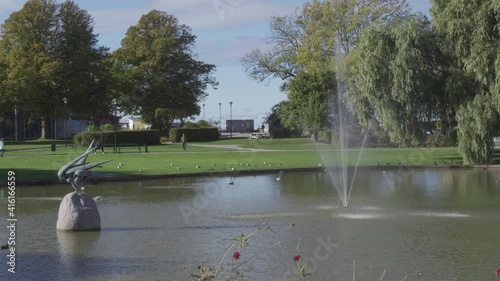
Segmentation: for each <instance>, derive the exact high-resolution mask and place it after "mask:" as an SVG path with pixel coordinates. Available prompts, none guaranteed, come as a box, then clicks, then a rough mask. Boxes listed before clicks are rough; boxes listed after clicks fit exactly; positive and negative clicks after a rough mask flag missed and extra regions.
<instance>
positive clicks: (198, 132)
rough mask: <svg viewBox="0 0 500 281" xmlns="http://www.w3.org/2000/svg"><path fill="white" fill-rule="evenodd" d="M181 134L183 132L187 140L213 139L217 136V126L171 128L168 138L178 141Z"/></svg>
mask: <svg viewBox="0 0 500 281" xmlns="http://www.w3.org/2000/svg"><path fill="white" fill-rule="evenodd" d="M182 134H185V136H186V138H187V141H188V142H190V141H214V140H217V139H218V138H219V131H218V130H217V128H213V127H212V128H172V129H170V136H169V139H170V140H171V141H172V142H180V140H181V137H182Z"/></svg>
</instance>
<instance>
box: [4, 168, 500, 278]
mask: <svg viewBox="0 0 500 281" xmlns="http://www.w3.org/2000/svg"><path fill="white" fill-rule="evenodd" d="M276 176H277V175H262V176H242V177H236V178H234V185H230V184H229V182H230V180H231V179H230V178H228V177H213V178H212V177H206V178H183V179H164V180H152V181H141V182H124V183H106V184H98V185H89V186H87V187H86V192H87V193H88V194H89V195H91V196H102V200H100V201H97V204H98V206H99V211H100V213H101V221H102V231H101V232H78V233H67V232H57V231H56V228H55V225H56V221H57V212H58V208H59V203H60V200H61V199H62V197H63V196H64V195H65V194H66V193H68V192H70V191H71V188H70V187H68V186H64V185H58V186H39V187H27V188H21V187H19V188H18V190H17V191H18V203H17V217H18V219H19V221H18V228H17V236H16V239H17V246H18V247H17V252H16V255H17V268H16V272H17V273H16V274H15V275H13V274H10V273H8V272H7V265H6V261H7V257H6V256H5V254H6V253H7V252H5V251H4V252H2V253H5V254H2V255H1V257H0V263H1V264H2V266H0V280H155V281H156V280H191V279H190V277H189V274H187V273H186V272H185V270H184V268H188V269H190V270H191V271H193V272H195V271H196V270H195V269H196V266H197V265H201V264H206V265H216V264H218V262H219V261H220V259H221V257H222V256H223V255H224V253H225V252H226V250H227V249H228V247H229V246H230V245H231V243H232V238H233V237H237V236H239V235H240V234H241V233H250V232H252V231H253V230H255V229H256V228H257V227H259V226H261V225H262V224H263V223H265V224H266V226H269V227H270V228H271V230H272V231H265V232H263V233H262V235H257V236H254V237H252V239H251V240H250V244H249V245H248V246H247V247H246V248H245V249H243V250H242V251H241V259H240V261H239V262H245V261H247V260H248V258H249V257H252V256H254V258H252V259H250V260H249V261H247V262H246V263H245V264H244V265H243V266H241V267H240V268H239V269H241V270H243V271H244V272H245V273H244V274H245V278H246V279H249V280H251V279H250V278H255V279H256V280H298V279H297V278H296V277H294V270H293V268H294V267H293V261H292V258H293V256H294V255H296V254H300V255H301V261H302V262H306V261H307V262H308V264H309V265H311V266H312V267H313V268H311V273H312V276H311V280H352V275H353V261H355V271H356V273H355V275H356V280H378V279H379V278H380V276H381V275H382V272H383V271H384V270H386V273H385V276H384V279H383V280H402V279H403V278H404V277H405V276H408V277H407V279H406V280H469V281H470V280H494V278H495V277H494V271H495V269H496V268H497V266H498V263H499V259H498V250H499V249H500V235H498V233H500V220H499V219H498V214H499V213H500V184H499V183H498V181H499V180H500V174H499V173H498V171H496V170H486V171H485V170H481V169H435V170H433V169H399V170H398V169H394V170H386V171H383V170H380V169H363V170H359V171H358V175H357V178H356V180H355V183H354V189H353V193H352V197H351V202H350V205H349V207H348V208H342V207H341V203H340V201H339V198H338V196H337V195H336V192H335V188H333V187H332V184H331V182H330V180H329V177H328V176H327V175H326V174H324V173H318V172H308V173H286V172H285V173H284V174H283V176H282V180H281V181H276V180H275V177H276ZM1 195H2V196H3V198H0V206H4V207H2V208H1V209H0V219H1V220H3V221H4V222H5V224H7V223H6V217H7V207H6V206H7V200H6V198H5V192H3V193H2V194H1ZM7 236H8V232H7V229H6V228H5V227H4V228H0V240H2V241H4V240H5V239H6V238H7ZM299 241H300V243H299ZM277 242H280V243H279V244H276V243H277ZM2 244H3V243H2ZM297 246H300V247H299V248H298V249H297ZM231 253H232V251H231ZM231 253H230V254H231ZM228 261H230V260H228ZM224 267H225V268H226V269H227V268H230V267H231V265H227V264H225V266H224ZM225 272H226V274H227V271H225Z"/></svg>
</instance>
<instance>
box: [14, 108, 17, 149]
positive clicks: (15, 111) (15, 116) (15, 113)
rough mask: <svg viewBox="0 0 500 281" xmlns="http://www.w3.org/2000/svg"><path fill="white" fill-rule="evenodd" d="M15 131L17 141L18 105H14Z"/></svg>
mask: <svg viewBox="0 0 500 281" xmlns="http://www.w3.org/2000/svg"><path fill="white" fill-rule="evenodd" d="M14 131H15V133H16V141H17V105H14Z"/></svg>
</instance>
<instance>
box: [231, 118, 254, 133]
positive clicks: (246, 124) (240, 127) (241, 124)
mask: <svg viewBox="0 0 500 281" xmlns="http://www.w3.org/2000/svg"><path fill="white" fill-rule="evenodd" d="M231 129H232V130H231ZM254 131H255V127H254V120H253V119H244V120H226V132H235V133H250V132H254Z"/></svg>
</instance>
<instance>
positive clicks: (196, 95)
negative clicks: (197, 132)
mask: <svg viewBox="0 0 500 281" xmlns="http://www.w3.org/2000/svg"><path fill="white" fill-rule="evenodd" d="M195 41H196V36H195V35H193V34H192V33H191V29H190V28H189V27H188V26H186V25H183V24H180V23H179V22H178V20H177V18H176V17H175V16H173V15H169V14H167V13H165V12H163V11H158V10H152V11H150V12H149V13H147V14H145V15H143V16H142V17H141V19H140V20H139V22H138V23H137V24H136V25H134V26H131V27H130V28H129V29H128V31H127V34H126V36H125V38H124V39H123V40H122V42H121V47H120V48H119V49H117V50H116V51H115V52H114V53H113V58H114V60H115V63H114V68H115V74H116V78H117V79H118V80H119V81H120V83H121V85H122V88H121V89H118V91H119V92H120V100H119V103H120V105H121V108H122V110H123V111H125V112H126V113H133V114H138V115H141V116H142V119H143V120H144V121H145V122H147V123H150V124H153V125H154V126H155V127H156V128H159V129H162V130H165V129H168V127H170V123H171V121H172V120H173V119H174V118H178V119H184V118H187V117H189V116H193V115H197V114H199V113H200V107H199V103H200V102H201V101H202V100H203V99H204V98H205V97H206V95H207V93H206V90H207V88H208V86H212V87H216V86H217V84H218V83H217V81H216V79H215V77H213V76H212V74H213V73H214V72H215V65H212V64H207V63H204V62H202V61H198V60H196V55H195V54H194V53H193V51H192V49H193V48H194V45H195ZM158 109H161V110H160V111H158Z"/></svg>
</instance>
